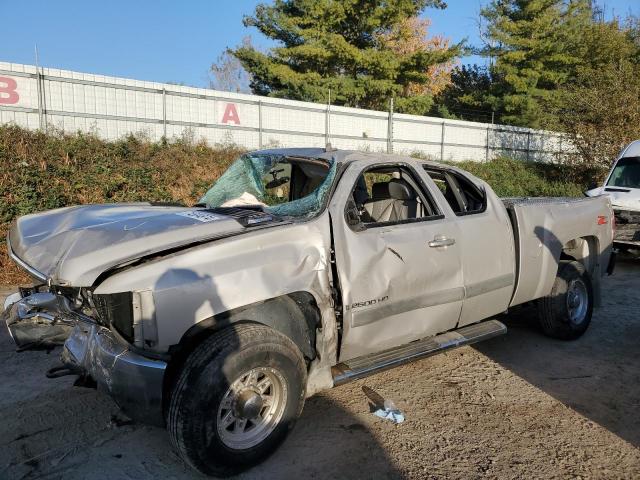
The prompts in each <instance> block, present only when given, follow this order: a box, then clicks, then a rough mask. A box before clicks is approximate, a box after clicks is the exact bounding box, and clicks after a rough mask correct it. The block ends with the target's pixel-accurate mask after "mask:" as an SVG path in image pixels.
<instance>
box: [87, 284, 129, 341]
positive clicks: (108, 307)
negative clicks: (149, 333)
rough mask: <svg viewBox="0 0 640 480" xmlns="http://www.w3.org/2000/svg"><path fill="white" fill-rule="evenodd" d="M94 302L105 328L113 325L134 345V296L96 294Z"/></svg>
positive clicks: (127, 294)
mask: <svg viewBox="0 0 640 480" xmlns="http://www.w3.org/2000/svg"><path fill="white" fill-rule="evenodd" d="M93 302H94V305H95V307H96V311H97V313H98V317H99V320H100V322H101V323H102V324H103V325H105V326H108V325H111V326H112V327H113V328H115V329H116V330H117V331H118V333H119V334H120V335H122V337H123V338H124V339H125V340H127V341H128V342H130V343H133V341H134V333H133V294H132V293H131V292H123V293H110V294H106V295H96V294H94V295H93Z"/></svg>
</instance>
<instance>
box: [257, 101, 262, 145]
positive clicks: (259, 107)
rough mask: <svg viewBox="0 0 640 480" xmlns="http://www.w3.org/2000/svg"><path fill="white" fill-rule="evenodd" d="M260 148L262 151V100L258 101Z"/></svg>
mask: <svg viewBox="0 0 640 480" xmlns="http://www.w3.org/2000/svg"><path fill="white" fill-rule="evenodd" d="M258 148H259V149H260V150H262V99H259V100H258Z"/></svg>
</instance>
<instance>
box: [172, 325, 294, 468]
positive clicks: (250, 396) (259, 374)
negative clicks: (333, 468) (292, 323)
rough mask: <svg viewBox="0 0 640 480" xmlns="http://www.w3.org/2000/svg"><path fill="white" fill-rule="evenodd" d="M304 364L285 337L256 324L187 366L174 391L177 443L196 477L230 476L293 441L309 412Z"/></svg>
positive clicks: (210, 344)
mask: <svg viewBox="0 0 640 480" xmlns="http://www.w3.org/2000/svg"><path fill="white" fill-rule="evenodd" d="M305 385H306V366H305V362H304V358H303V356H302V354H301V353H300V351H299V349H298V348H297V347H296V345H295V344H294V343H293V342H292V341H291V340H290V339H289V338H287V337H285V336H284V335H282V334H281V333H279V332H277V331H275V330H273V329H271V328H268V327H265V326H262V325H254V324H242V325H236V326H232V327H229V328H226V329H224V330H222V331H220V332H218V333H216V334H214V335H212V336H211V337H209V338H208V339H207V340H206V341H205V342H203V343H202V344H201V345H199V346H198V347H197V348H196V349H195V350H194V351H193V352H192V353H191V354H190V355H189V357H188V358H187V360H186V362H185V364H184V366H183V368H182V371H181V372H180V374H179V377H178V380H177V381H176V384H175V386H174V388H173V389H172V393H171V398H170V402H169V410H168V416H167V426H168V429H169V433H170V436H171V440H172V442H173V444H174V446H175V448H176V449H177V450H178V452H179V453H180V456H181V457H182V458H183V459H184V460H185V461H186V462H187V463H189V464H190V465H191V466H192V467H194V468H195V469H196V470H198V471H200V472H202V473H204V474H207V475H216V476H228V475H232V474H235V473H238V472H240V471H242V470H245V469H247V468H250V467H251V466H253V465H255V464H257V463H259V462H260V461H262V460H263V459H264V458H266V457H267V456H268V455H269V454H270V453H271V452H273V451H274V450H275V449H276V448H277V447H278V445H280V443H281V442H282V441H283V440H284V439H285V437H286V435H287V433H288V432H289V430H290V429H291V428H292V427H293V424H294V423H295V421H296V419H297V418H298V416H299V415H300V412H301V411H302V406H303V403H304V396H305V395H304V393H305Z"/></svg>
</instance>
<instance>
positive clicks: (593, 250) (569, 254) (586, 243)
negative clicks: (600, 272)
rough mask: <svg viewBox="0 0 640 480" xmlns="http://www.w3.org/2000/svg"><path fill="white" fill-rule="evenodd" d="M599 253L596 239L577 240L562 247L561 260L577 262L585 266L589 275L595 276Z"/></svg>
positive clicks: (584, 238)
mask: <svg viewBox="0 0 640 480" xmlns="http://www.w3.org/2000/svg"><path fill="white" fill-rule="evenodd" d="M598 251H599V249H598V239H597V238H596V237H592V236H588V237H580V238H575V239H573V240H570V241H568V242H567V243H565V244H564V245H563V246H562V252H561V253H560V260H576V261H578V262H580V263H581V264H582V265H583V266H584V268H585V270H586V271H587V272H588V273H589V275H591V276H593V275H594V272H595V270H596V267H597V266H598Z"/></svg>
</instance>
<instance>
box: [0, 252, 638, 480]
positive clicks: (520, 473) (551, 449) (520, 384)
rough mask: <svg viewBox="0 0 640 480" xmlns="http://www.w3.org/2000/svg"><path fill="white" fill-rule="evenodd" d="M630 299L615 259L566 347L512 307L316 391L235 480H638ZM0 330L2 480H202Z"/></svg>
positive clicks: (632, 270) (156, 436) (630, 280)
mask: <svg viewBox="0 0 640 480" xmlns="http://www.w3.org/2000/svg"><path fill="white" fill-rule="evenodd" d="M639 291H640V262H638V261H632V260H626V261H623V262H620V263H619V268H618V271H617V272H616V275H615V276H613V277H611V278H608V279H607V280H606V283H605V291H604V306H603V308H602V309H601V310H600V311H599V312H598V313H597V314H596V315H595V317H594V320H593V323H592V326H591V328H590V329H589V331H588V332H587V334H586V335H585V336H584V337H583V338H582V339H580V340H578V341H576V342H570V343H565V342H560V341H554V340H550V339H548V338H545V337H543V336H541V335H540V334H539V333H538V332H537V331H536V330H535V328H533V327H532V326H531V325H530V320H527V318H528V317H530V314H531V312H530V311H526V310H525V311H519V312H514V313H512V314H511V315H510V317H508V318H506V322H507V324H508V326H509V333H508V334H507V335H506V336H504V337H501V338H497V339H493V340H490V341H488V342H485V343H482V344H478V345H477V346H476V347H475V348H471V347H465V348H462V349H459V350H456V351H453V352H450V353H447V354H445V355H440V356H436V357H432V358H429V359H425V360H422V361H419V362H416V363H413V364H411V365H408V366H405V367H403V368H398V369H396V370H392V371H389V372H385V373H382V374H379V375H376V376H373V377H370V378H368V379H365V380H361V381H358V382H356V383H353V384H349V385H346V386H343V387H340V388H337V389H334V390H333V391H331V392H328V393H325V394H322V395H318V396H316V397H314V398H312V399H311V400H310V401H309V402H308V403H307V405H306V406H305V410H304V413H303V415H302V418H301V419H300V421H299V423H298V425H297V427H296V429H295V430H294V432H293V433H292V434H291V436H290V437H289V439H288V440H287V441H286V443H285V444H284V445H283V447H282V448H280V450H278V451H277V452H276V453H275V454H274V455H273V457H271V458H270V459H269V460H268V461H267V462H266V463H264V464H263V465H261V466H260V467H258V468H255V469H253V470H251V471H249V472H247V473H246V474H244V475H243V476H241V477H240V478H243V479H244V478H247V479H249V478H279V479H280V478H317V479H321V478H358V479H359V478H416V479H424V478H461V479H470V478H500V479H510V478H514V479H515V478H597V479H602V478H607V479H608V478H634V477H635V478H639V477H640V365H639V363H638V359H639V357H640V355H639V354H640V343H639V341H640V304H639V303H638V292H639ZM5 293H6V292H5ZM0 296H1V295H0ZM0 331H1V334H0V359H1V361H2V367H1V368H0V408H1V409H2V413H3V420H2V422H1V423H0V439H2V440H0V442H2V444H1V448H0V478H3V479H4V478H7V479H35V478H41V479H42V478H47V479H57V478H65V479H99V478H123V479H129V478H130V479H152V478H153V479H168V478H200V477H199V476H198V475H196V474H194V473H192V472H191V471H190V470H189V469H188V468H187V467H186V466H185V465H184V464H183V463H182V462H181V461H180V460H179V459H178V457H177V456H176V455H175V454H174V453H173V452H172V450H171V447H170V444H169V440H168V437H167V435H166V433H165V432H164V430H161V429H157V428H152V427H146V426H142V425H132V424H130V423H129V422H127V421H126V417H123V416H122V414H120V413H119V412H118V408H117V407H116V406H115V404H114V403H113V402H112V401H111V400H110V399H108V398H107V397H105V396H103V395H101V394H99V393H97V392H96V391H95V390H90V389H86V388H78V387H73V386H72V383H73V379H72V378H71V377H65V378H61V379H58V380H47V379H46V378H45V377H44V371H45V370H46V369H47V368H50V367H51V366H53V365H54V364H55V363H56V360H57V353H58V352H57V351H56V352H53V353H51V354H49V355H47V354H46V353H43V352H24V353H21V354H16V353H14V349H13V346H12V344H11V341H10V339H9V337H8V335H7V333H6V330H5V329H4V328H0ZM363 385H367V386H369V387H371V388H373V389H374V390H375V391H377V392H378V393H380V394H381V395H383V396H385V397H388V398H391V399H393V400H395V402H396V404H397V405H398V406H399V407H400V408H401V409H402V410H403V412H404V414H405V416H406V418H407V420H406V421H405V423H403V424H401V425H393V424H391V423H390V422H388V421H384V420H380V419H378V418H377V417H374V416H373V415H371V413H370V412H369V407H368V404H367V400H366V397H365V396H364V394H363V393H362V386H363Z"/></svg>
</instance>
